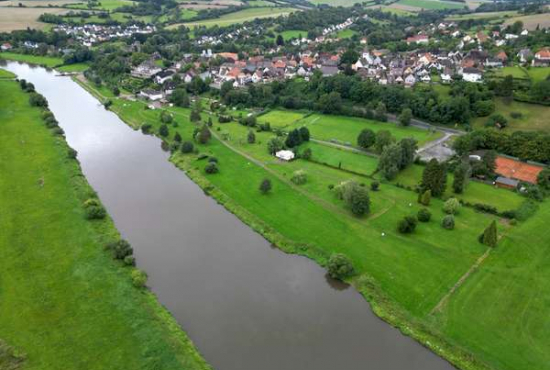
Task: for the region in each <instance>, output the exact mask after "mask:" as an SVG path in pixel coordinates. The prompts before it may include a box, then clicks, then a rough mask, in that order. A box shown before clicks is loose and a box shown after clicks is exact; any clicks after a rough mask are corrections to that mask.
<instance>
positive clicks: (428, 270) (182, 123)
mask: <svg viewBox="0 0 550 370" xmlns="http://www.w3.org/2000/svg"><path fill="white" fill-rule="evenodd" d="M113 102H114V104H113V110H114V111H115V112H116V113H117V114H119V115H120V116H121V117H122V118H123V119H124V120H126V121H127V122H128V123H129V124H130V125H132V126H133V127H139V126H140V125H141V124H143V123H145V122H147V123H151V124H152V125H153V132H158V129H159V127H160V120H159V115H160V112H159V111H158V110H157V111H152V110H144V109H143V103H140V102H125V101H123V100H121V99H119V98H114V99H113ZM169 111H170V112H172V113H173V114H174V119H175V120H176V121H177V122H178V123H179V126H178V127H177V128H174V127H172V126H170V127H169V131H170V133H169V135H168V137H167V139H166V140H167V141H168V142H171V141H172V138H173V135H174V133H175V132H176V131H177V132H179V133H180V134H181V136H182V137H183V140H190V138H191V135H192V133H193V130H194V128H195V127H196V126H195V124H193V123H191V122H190V121H189V113H190V110H189V109H181V108H169ZM311 117H312V116H310V117H307V118H304V119H302V120H301V121H305V120H308V119H309V118H311ZM329 118H331V117H329ZM299 122H300V121H298V123H299ZM295 125H296V124H295ZM396 127H397V126H396ZM310 129H311V127H310ZM401 129H403V128H401ZM211 132H212V134H213V138H212V139H211V140H210V142H209V143H208V144H206V145H200V144H196V145H197V147H198V150H199V152H200V153H203V154H207V155H211V156H215V157H216V158H218V159H219V168H220V170H219V172H218V173H217V174H214V175H205V174H204V167H205V165H206V164H207V161H205V160H197V157H196V156H195V155H184V154H181V153H179V152H178V153H175V154H174V155H173V156H172V158H171V160H172V161H173V162H174V163H175V164H176V165H177V166H179V167H180V168H182V169H184V170H186V171H187V173H188V174H189V176H190V177H191V178H193V179H194V180H195V181H196V182H197V183H199V184H200V185H201V186H202V187H204V188H208V192H209V194H211V195H212V196H214V197H215V198H217V199H218V200H219V201H220V202H221V203H222V204H224V205H225V206H226V207H228V208H229V209H231V210H232V212H234V213H235V214H236V215H238V216H239V217H240V218H241V219H242V220H244V221H245V222H247V223H248V224H250V225H251V226H253V227H254V228H255V229H256V230H259V231H260V232H262V233H263V234H264V235H265V236H267V237H268V238H269V239H270V240H271V241H272V242H275V243H276V244H277V245H279V246H280V247H281V248H283V249H284V250H287V251H289V252H294V253H300V254H305V255H307V256H309V257H311V258H313V259H315V260H316V261H318V262H319V263H321V264H325V263H326V258H327V256H328V255H329V254H330V253H333V252H341V253H344V254H346V255H347V256H348V257H350V258H351V259H352V261H353V263H354V266H355V267H356V269H357V270H358V272H359V276H360V277H358V278H357V279H356V280H355V285H356V286H357V287H358V289H359V290H360V291H361V292H362V293H364V294H365V295H366V296H367V297H370V298H369V300H371V299H372V301H371V302H372V303H373V305H374V307H375V310H376V312H377V313H378V314H379V315H382V316H383V317H385V318H386V319H388V320H390V321H392V320H397V321H393V322H394V324H396V325H398V326H401V327H403V325H405V326H406V327H407V332H408V333H410V330H412V331H413V332H414V331H415V329H414V328H415V327H416V323H419V324H421V325H422V326H423V327H424V328H425V329H426V330H427V331H428V332H430V333H436V334H434V335H435V336H430V335H428V337H427V338H429V342H430V344H427V345H428V346H431V345H432V344H434V343H438V338H441V337H440V335H442V334H443V333H444V338H447V339H449V340H450V341H451V343H453V345H457V346H459V347H460V348H462V349H466V350H468V351H471V352H473V353H475V354H476V355H478V356H479V357H478V360H479V361H481V362H483V363H486V364H487V365H488V366H490V367H494V368H499V369H501V368H502V369H504V370H512V369H517V368H521V364H522V363H525V364H529V365H532V366H530V368H537V369H543V370H548V369H549V366H548V364H549V362H548V361H547V357H548V354H547V352H546V351H545V348H547V344H548V335H547V334H546V333H547V331H544V330H543V328H542V327H544V324H543V321H541V320H544V319H545V316H544V312H545V311H544V310H542V309H539V308H540V307H541V304H546V303H544V302H546V301H547V300H548V299H547V298H543V299H545V300H544V301H542V300H538V301H536V302H535V301H534V300H533V299H531V300H529V302H533V309H529V310H524V311H522V313H520V312H519V311H518V310H521V309H523V308H524V307H526V306H525V305H523V306H521V307H520V308H518V309H514V311H513V312H514V313H515V314H514V316H513V317H511V316H508V314H507V310H506V307H507V305H509V304H514V302H515V300H517V299H522V302H526V301H525V300H523V297H535V296H536V295H537V292H538V291H540V289H544V284H546V283H545V281H546V280H547V279H546V280H540V282H539V280H538V279H537V278H535V275H534V274H535V272H534V271H535V270H537V269H543V268H546V267H545V266H546V265H547V264H545V262H544V258H545V257H543V256H546V254H545V253H544V252H543V251H544V248H546V247H545V246H546V245H548V241H549V240H547V238H549V237H550V236H549V235H548V233H545V235H544V236H543V235H542V234H540V235H539V236H540V238H539V237H538V236H537V237H536V238H533V239H529V238H530V233H533V232H534V230H536V229H537V228H538V227H541V225H540V222H544V221H543V220H544V217H546V218H547V217H549V216H550V213H549V212H550V210H549V209H547V210H546V211H544V212H543V213H542V214H541V215H540V216H541V217H540V218H539V217H538V216H539V215H537V216H536V219H537V220H539V221H537V222H539V224H538V225H532V226H529V225H530V224H529V223H530V222H534V221H535V218H533V219H532V221H531V220H530V221H527V222H525V223H519V224H518V225H517V226H511V225H507V224H506V223H505V222H499V223H498V230H499V234H500V235H502V236H503V238H502V239H501V241H500V242H499V245H498V246H497V248H496V249H494V250H493V251H491V252H489V257H488V258H487V260H486V261H487V262H486V264H482V265H481V266H480V267H479V271H483V273H482V274H481V273H480V274H478V272H474V274H472V277H471V280H467V281H466V283H465V284H464V285H463V286H461V287H460V288H459V289H458V290H457V291H456V292H455V293H453V294H451V296H450V299H449V300H448V301H446V303H445V304H442V305H441V306H439V305H438V304H439V303H440V301H441V299H442V298H443V297H445V296H446V294H447V293H448V292H449V291H450V288H451V287H452V286H453V285H455V284H456V283H457V282H458V281H459V278H460V277H461V276H463V275H464V274H465V273H466V272H467V271H468V270H469V269H470V268H471V267H472V266H473V264H474V261H476V260H478V258H480V256H481V255H482V254H484V253H486V252H487V249H485V247H484V246H482V245H481V244H479V243H478V242H477V236H478V235H479V233H480V232H481V230H483V228H484V227H485V226H486V225H488V223H489V222H490V221H491V220H493V219H494V217H493V216H490V215H487V214H482V213H477V212H474V211H473V210H472V209H471V208H468V207H462V208H461V210H460V212H459V214H458V216H456V221H457V224H456V229H455V230H454V231H446V230H444V229H442V228H441V226H440V224H439V223H440V220H441V218H442V217H443V212H442V210H441V209H442V202H441V201H440V200H438V199H432V203H431V204H430V206H429V209H430V211H431V212H432V215H433V216H432V221H430V222H428V223H427V224H423V223H421V224H419V226H418V228H417V230H416V231H415V233H413V234H411V235H402V234H399V233H397V231H396V230H395V225H396V223H397V221H398V220H399V219H401V218H402V217H403V216H404V215H407V214H414V213H415V212H416V211H417V210H418V209H419V208H420V207H419V206H418V203H416V194H415V193H414V192H412V191H408V190H405V189H401V188H399V187H397V186H395V185H392V184H388V183H382V184H381V187H380V190H379V191H377V192H374V191H371V192H370V193H369V194H370V197H371V202H372V203H371V213H370V215H369V216H368V217H366V218H356V217H352V216H351V214H350V212H349V210H348V209H347V208H346V207H345V206H344V205H343V204H342V202H341V201H340V200H339V199H338V198H337V197H336V196H335V194H334V192H333V191H332V190H330V186H334V185H337V184H339V183H340V182H341V181H346V180H349V179H355V180H356V181H358V182H359V183H363V184H365V186H366V187H369V185H370V183H371V181H372V180H371V178H369V177H367V176H364V175H355V174H351V173H349V172H346V171H342V170H339V169H338V168H333V167H332V166H333V164H332V163H329V164H330V166H326V165H323V164H320V163H315V162H312V161H306V160H304V159H298V160H295V161H292V162H280V161H278V160H275V158H273V157H272V156H270V155H269V154H268V153H267V150H266V142H267V141H268V140H269V139H270V138H271V137H272V136H273V134H272V133H269V132H256V133H255V136H256V140H255V143H253V144H249V143H248V142H247V140H246V136H247V133H248V132H249V128H248V127H245V126H242V125H240V124H238V123H236V122H232V123H226V124H219V123H218V122H217V121H216V120H214V126H213V129H212V131H211ZM221 137H224V138H225V139H221ZM306 147H310V148H311V149H312V152H313V154H312V155H313V158H314V159H315V156H316V155H317V157H320V158H323V156H325V158H329V159H333V158H335V157H336V156H338V155H341V156H342V157H341V158H343V160H342V162H343V164H345V165H346V166H347V165H348V163H349V166H350V168H353V167H355V170H356V172H359V173H362V172H361V171H362V170H363V171H364V173H365V174H367V173H368V172H371V169H373V168H375V164H376V159H375V158H371V157H366V156H362V155H359V154H354V153H351V152H345V151H341V150H339V149H336V148H332V147H329V146H325V145H320V144H317V143H313V142H310V143H306V144H303V145H302V147H300V152H302V151H303V150H304V149H305V148H306ZM336 151H337V152H338V153H336ZM351 156H353V157H351ZM320 162H321V161H320ZM342 168H343V169H347V168H345V167H344V166H342ZM297 170H303V171H305V173H306V174H307V182H306V183H305V184H303V185H294V184H293V183H291V182H290V181H289V179H290V178H291V177H292V174H293V173H294V172H295V171H297ZM406 171H408V170H406ZM414 172H415V170H412V173H413V175H414ZM404 177H405V178H407V177H409V176H407V174H406V173H405V176H404ZM264 178H269V179H270V180H271V182H272V184H273V190H272V191H271V192H270V193H269V194H267V195H262V194H261V193H260V192H259V191H258V189H257V184H259V183H260V181H261V180H262V179H264ZM243 184H249V185H245V186H243ZM477 186H479V189H478V188H477ZM470 191H472V195H471V196H472V197H477V198H479V199H482V200H483V202H485V203H487V202H489V201H490V202H493V201H496V202H498V204H499V209H501V208H504V207H508V206H513V205H516V204H520V202H522V201H523V199H524V198H516V194H514V193H513V192H510V191H507V190H502V189H495V188H493V187H491V186H487V185H485V184H478V183H475V184H474V183H473V182H471V183H470V184H469V185H468V191H467V194H469V192H470ZM542 206H543V207H547V206H548V203H544V204H543V205H542ZM283 215H284V217H283ZM545 215H546V216H545ZM285 219H292V220H293V222H292V225H289V223H288V222H285ZM297 224H298V225H300V228H299V230H298V228H296V227H295V225H297ZM517 238H519V239H521V240H522V241H523V242H522V243H523V244H522V245H521V247H520V248H514V253H516V254H515V255H514V256H511V257H510V256H505V255H506V254H508V253H511V252H509V249H508V248H507V246H508V245H512V243H514V241H515V240H516V239H517ZM539 239H540V240H539ZM531 240H532V241H534V242H536V243H537V247H536V249H537V250H538V251H540V252H541V253H536V252H535V253H531V252H532V250H531V249H530V247H529V246H530V243H531ZM533 252H534V250H533ZM526 258H529V259H530V260H531V261H532V264H531V265H530V266H529V269H530V271H529V273H530V274H531V275H529V276H530V277H522V279H520V280H519V282H518V283H516V282H515V281H514V280H513V276H514V275H515V274H516V271H515V270H516V266H518V261H519V260H525V259H526ZM525 268H527V267H522V268H521V269H517V273H518V274H520V273H521V271H523V270H524V269H525ZM545 273H546V274H548V269H547V268H546V272H545ZM506 274H510V275H511V276H507V275H506ZM500 275H502V276H506V279H497V278H496V277H498V276H500ZM473 277H475V278H476V279H480V280H476V281H479V284H473V283H472V281H473V280H474V278H473ZM363 279H368V281H369V283H368V284H366V285H363V284H362V283H361V282H362V281H363ZM533 279H535V281H536V284H529V281H533ZM503 280H506V281H508V282H509V283H508V285H510V284H513V286H512V289H514V290H517V294H516V295H514V297H511V296H510V295H509V294H504V292H505V291H506V286H507V285H505V284H501V282H502V281H503ZM373 289H374V290H373ZM486 289H487V290H488V294H489V295H490V297H491V299H486V298H485V296H484V295H483V294H484V293H485V291H486ZM544 297H546V296H544ZM471 300H476V304H475V305H473V306H475V308H476V310H481V311H482V310H483V308H484V307H488V310H489V311H491V312H492V313H493V315H494V316H492V315H489V314H486V313H485V312H484V313H483V315H481V316H482V318H480V319H479V320H478V319H477V318H476V319H475V320H471V316H472V315H474V316H475V310H473V309H472V308H471V306H469V305H470V304H471ZM444 302H445V301H444ZM495 302H498V304H496V303H495ZM529 305H531V303H529ZM436 306H438V307H441V309H440V310H438V311H435V312H432V311H433V310H434V308H435V307H436ZM388 312H393V313H396V312H399V314H397V317H399V318H397V319H396V316H395V315H393V314H389V315H388V314H387V313H388ZM520 314H524V315H525V316H523V320H521V322H522V323H525V325H523V326H521V327H519V326H517V325H510V328H507V329H506V330H507V332H509V333H511V334H512V335H507V336H506V337H501V336H500V335H499V333H500V332H501V331H500V329H499V327H500V325H501V323H502V322H503V320H504V322H507V320H512V321H510V323H517V322H518V321H517V319H516V318H517V315H520ZM392 318H393V319H392ZM482 319H483V321H481V320H482ZM403 320H404V321H403ZM472 321H473V322H472ZM476 322H477V323H478V325H477V326H476V325H475V323H476ZM531 322H532V323H533V325H532V326H528V327H527V326H526V325H529V323H531ZM465 327H466V328H467V330H466V329H464V328H465ZM535 328H536V329H538V330H535ZM524 329H529V330H530V331H529V333H525V331H524ZM424 333H426V332H424ZM526 334H527V335H528V336H526ZM417 338H418V337H417ZM420 338H424V340H422V342H423V343H427V340H426V337H422V336H421V337H420ZM446 343H449V342H446ZM447 345H448V344H442V346H443V347H445V346H447ZM435 346H439V344H436V345H435ZM499 346H501V347H499ZM514 346H528V347H529V349H528V351H525V352H524V351H517V347H514ZM438 348H441V347H438ZM455 350H456V348H455V347H450V348H447V349H446V350H443V352H444V353H446V354H447V355H449V354H450V355H451V356H452V355H453V354H455V353H459V352H455ZM504 351H506V353H504ZM488 354H490V355H488ZM467 356H468V355H466V357H467ZM455 358H456V357H455ZM508 360H510V361H511V362H508ZM458 361H459V362H460V361H461V360H458ZM522 361H523V362H522ZM505 363H511V364H513V365H512V367H505V366H503V364H505ZM516 365H517V366H516Z"/></svg>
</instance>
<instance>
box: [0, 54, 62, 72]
mask: <svg viewBox="0 0 550 370" xmlns="http://www.w3.org/2000/svg"><path fill="white" fill-rule="evenodd" d="M0 59H6V60H14V61H17V62H25V63H30V64H38V65H41V66H45V67H49V68H53V67H56V66H59V65H62V64H63V59H61V58H53V57H44V56H36V55H30V54H16V53H9V52H3V53H0Z"/></svg>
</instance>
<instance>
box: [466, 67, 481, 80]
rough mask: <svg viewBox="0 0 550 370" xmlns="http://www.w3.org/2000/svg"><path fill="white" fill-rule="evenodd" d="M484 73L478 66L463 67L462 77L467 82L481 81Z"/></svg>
mask: <svg viewBox="0 0 550 370" xmlns="http://www.w3.org/2000/svg"><path fill="white" fill-rule="evenodd" d="M481 78H482V73H481V71H480V70H479V69H477V68H471V67H467V68H463V69H462V79H463V80H464V81H467V82H481Z"/></svg>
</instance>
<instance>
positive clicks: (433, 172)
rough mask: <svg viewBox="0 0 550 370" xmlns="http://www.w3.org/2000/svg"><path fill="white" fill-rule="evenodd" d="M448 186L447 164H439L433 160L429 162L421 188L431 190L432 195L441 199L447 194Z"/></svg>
mask: <svg viewBox="0 0 550 370" xmlns="http://www.w3.org/2000/svg"><path fill="white" fill-rule="evenodd" d="M446 186H447V167H446V165H445V163H439V162H438V161H437V159H435V158H433V159H432V160H431V161H429V162H428V164H427V165H426V167H424V171H423V172H422V182H421V188H422V189H423V190H424V191H426V190H430V191H431V195H433V196H436V197H439V196H441V195H443V193H445V188H446Z"/></svg>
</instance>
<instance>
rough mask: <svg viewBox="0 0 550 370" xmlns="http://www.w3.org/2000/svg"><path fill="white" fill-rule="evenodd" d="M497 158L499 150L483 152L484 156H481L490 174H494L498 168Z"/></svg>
mask: <svg viewBox="0 0 550 370" xmlns="http://www.w3.org/2000/svg"><path fill="white" fill-rule="evenodd" d="M496 160H497V152H496V151H494V150H488V151H486V152H485V154H483V157H482V158H481V161H482V162H483V164H484V165H485V168H487V172H488V174H489V175H492V174H493V173H494V172H495V169H496V168H497V164H496Z"/></svg>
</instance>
